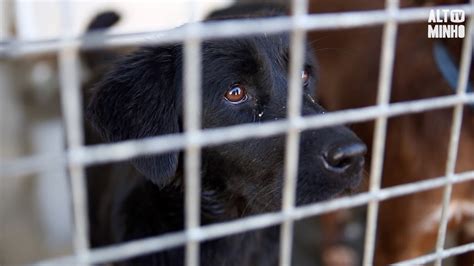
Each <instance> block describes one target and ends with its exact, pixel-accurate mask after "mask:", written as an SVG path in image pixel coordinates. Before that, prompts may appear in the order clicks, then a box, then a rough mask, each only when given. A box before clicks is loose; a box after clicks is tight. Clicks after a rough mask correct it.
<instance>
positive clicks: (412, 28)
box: [309, 0, 474, 265]
mask: <svg viewBox="0 0 474 266" xmlns="http://www.w3.org/2000/svg"><path fill="white" fill-rule="evenodd" d="M410 2H411V1H402V4H403V6H408V5H411V3H410ZM376 8H383V1H371V0H360V1H344V0H337V1H335V0H327V1H311V11H312V12H333V11H350V10H364V9H376ZM426 32H427V23H426V22H420V23H415V24H403V25H400V26H399V31H398V36H397V50H396V60H395V66H394V74H393V83H392V93H391V98H390V99H391V102H400V101H407V100H415V99H424V98H430V97H437V96H444V95H449V94H452V93H453V91H452V90H451V89H450V88H449V85H448V84H447V82H446V81H445V80H444V78H443V76H442V75H441V74H440V72H439V70H438V68H437V66H436V64H435V62H434V58H433V55H432V45H433V40H431V39H428V38H427V33H426ZM309 38H310V41H313V43H314V47H315V50H316V53H317V56H318V58H319V61H320V65H321V84H320V86H319V87H320V88H321V90H320V91H321V97H322V101H323V103H324V104H325V105H326V106H327V107H328V108H330V110H337V109H346V108H355V107H362V106H369V105H374V104H375V98H376V94H377V82H378V76H379V60H380V49H381V40H382V26H375V27H367V28H357V29H350V30H343V31H328V32H316V33H314V34H311V35H310V37H309ZM446 45H447V47H449V50H450V52H451V53H452V54H453V55H455V56H456V57H457V59H459V55H460V51H461V41H457V40H450V41H447V42H446ZM471 74H472V71H471ZM471 82H472V75H471ZM452 110H453V109H452V108H446V109H438V110H434V111H429V112H424V113H420V114H412V115H403V116H398V117H394V118H390V119H389V123H388V131H387V132H388V134H387V140H386V151H385V161H384V169H383V179H382V182H383V187H390V186H394V185H400V184H405V183H409V182H416V181H420V180H426V179H429V178H434V177H439V176H443V175H444V174H445V167H446V158H447V151H448V144H449V136H450V129H451V123H452V116H453V112H452ZM353 129H354V130H355V131H356V132H357V134H358V135H359V136H361V137H362V139H363V140H364V142H365V143H367V144H368V145H369V146H370V145H371V143H372V131H373V123H363V124H358V125H355V126H354V127H353ZM369 151H370V147H369ZM473 158H474V111H473V110H472V109H469V108H465V109H464V118H463V127H462V132H461V138H460V145H459V153H458V160H457V164H456V172H463V171H472V170H473V169H474V160H473ZM442 195H443V189H442V188H440V189H433V190H429V191H426V192H420V193H416V194H412V195H408V196H404V197H398V198H395V199H391V200H387V201H384V202H382V203H381V205H380V213H379V216H378V231H377V243H376V247H377V249H376V265H387V264H388V263H394V262H397V261H400V260H404V259H408V258H413V257H415V256H419V255H423V254H426V253H428V252H430V251H432V250H433V249H434V248H435V245H436V238H437V230H438V224H439V218H440V213H441V205H440V203H441V200H442ZM449 217H450V220H449V230H450V232H452V233H456V232H458V239H457V240H458V242H457V244H462V243H463V242H464V243H466V242H467V241H471V242H472V241H473V237H474V236H472V235H469V234H467V233H466V231H468V230H472V229H469V228H470V227H472V226H473V225H472V224H473V223H474V182H472V181H471V182H465V183H462V184H458V185H455V186H454V188H453V194H452V200H451V204H450V216H449ZM458 259H459V260H458V263H459V265H467V264H465V263H467V262H470V263H472V262H473V261H474V253H473V252H471V253H470V254H466V255H463V256H460V258H458Z"/></svg>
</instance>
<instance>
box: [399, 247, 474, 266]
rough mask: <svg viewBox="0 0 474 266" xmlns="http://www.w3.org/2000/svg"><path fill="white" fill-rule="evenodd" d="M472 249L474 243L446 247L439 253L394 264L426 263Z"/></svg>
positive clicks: (409, 265) (473, 248)
mask: <svg viewBox="0 0 474 266" xmlns="http://www.w3.org/2000/svg"><path fill="white" fill-rule="evenodd" d="M470 251H474V243H469V244H465V245H461V246H457V247H453V248H449V249H444V250H442V251H440V252H439V253H432V254H429V255H425V256H421V257H417V258H415V259H411V260H406V261H402V262H397V263H395V264H394V265H397V266H413V265H424V264H427V263H430V262H433V261H435V260H436V259H445V258H448V257H454V256H457V255H461V254H464V253H467V252H470Z"/></svg>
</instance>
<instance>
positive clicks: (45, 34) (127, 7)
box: [0, 0, 234, 39]
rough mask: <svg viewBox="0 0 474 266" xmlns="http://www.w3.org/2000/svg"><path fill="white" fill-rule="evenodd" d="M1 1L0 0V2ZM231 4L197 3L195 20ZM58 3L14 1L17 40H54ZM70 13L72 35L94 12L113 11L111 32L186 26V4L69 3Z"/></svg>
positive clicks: (166, 0) (175, 0)
mask: <svg viewBox="0 0 474 266" xmlns="http://www.w3.org/2000/svg"><path fill="white" fill-rule="evenodd" d="M0 1H2V0H0ZM233 2H234V1H233V0H203V1H199V6H200V8H199V10H197V11H194V12H197V15H198V17H199V18H203V17H204V16H205V15H206V14H208V13H209V12H210V11H211V10H214V9H217V8H220V7H224V6H226V5H229V4H231V3H233ZM60 3H61V1H60V0H17V1H16V5H15V13H16V24H17V25H18V28H17V30H18V37H19V38H21V39H47V38H54V37H57V36H58V35H59V33H60V32H61V26H62V25H63V24H62V21H61V8H60ZM69 3H70V6H71V10H72V11H73V12H72V14H71V16H70V17H69V19H71V20H72V22H73V24H72V31H73V34H80V33H82V32H83V31H84V28H85V27H86V25H87V23H88V22H89V21H90V20H91V19H92V17H94V16H95V15H96V14H97V13H98V12H100V11H104V10H110V9H111V10H116V11H118V12H119V13H120V14H121V16H122V20H121V22H120V24H119V25H117V27H114V29H113V32H120V33H126V32H137V31H138V32H143V31H154V30H162V29H170V28H174V27H176V26H179V25H181V24H184V23H186V22H188V18H189V11H190V8H189V7H190V4H191V2H190V1H189V0H186V1H185V0H155V1H152V0H137V1H133V0H128V1H126V0H122V1H105V0H70V1H69Z"/></svg>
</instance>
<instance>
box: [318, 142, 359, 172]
mask: <svg viewBox="0 0 474 266" xmlns="http://www.w3.org/2000/svg"><path fill="white" fill-rule="evenodd" d="M366 151H367V147H366V146H365V145H364V144H363V143H360V142H353V143H345V144H340V145H335V146H332V147H330V148H329V149H328V150H327V151H326V152H325V153H324V155H323V161H324V166H325V167H326V169H327V170H330V171H333V172H344V171H345V170H346V169H348V168H350V167H351V166H352V165H355V164H360V163H361V162H363V156H364V154H365V153H366Z"/></svg>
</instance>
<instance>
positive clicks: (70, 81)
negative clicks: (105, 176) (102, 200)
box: [58, 0, 89, 261]
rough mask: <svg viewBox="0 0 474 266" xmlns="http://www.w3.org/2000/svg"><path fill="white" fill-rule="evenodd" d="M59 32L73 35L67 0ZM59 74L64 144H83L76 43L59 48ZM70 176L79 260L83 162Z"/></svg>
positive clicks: (84, 229)
mask: <svg viewBox="0 0 474 266" xmlns="http://www.w3.org/2000/svg"><path fill="white" fill-rule="evenodd" d="M60 8H61V15H62V17H61V20H62V25H63V28H62V33H61V41H62V42H63V44H64V43H66V42H67V41H68V40H71V38H72V36H73V32H72V26H73V23H72V22H73V20H72V14H71V12H72V8H71V6H70V2H69V1H68V0H63V1H61V2H60ZM58 60H59V74H60V86H61V108H62V112H63V119H64V121H63V122H64V124H65V129H66V141H67V148H68V149H74V148H78V147H80V146H82V145H83V143H84V132H83V120H82V95H81V92H80V89H81V87H80V80H79V60H78V47H77V46H63V47H62V48H61V49H60V50H59V59H58ZM68 171H69V175H70V178H71V190H72V206H73V214H74V226H75V230H74V248H75V253H76V256H78V258H79V261H81V260H82V259H85V257H86V256H87V255H88V253H89V225H88V213H87V192H86V180H85V171H84V167H83V166H82V165H77V164H75V165H72V164H70V165H69V169H68Z"/></svg>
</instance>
